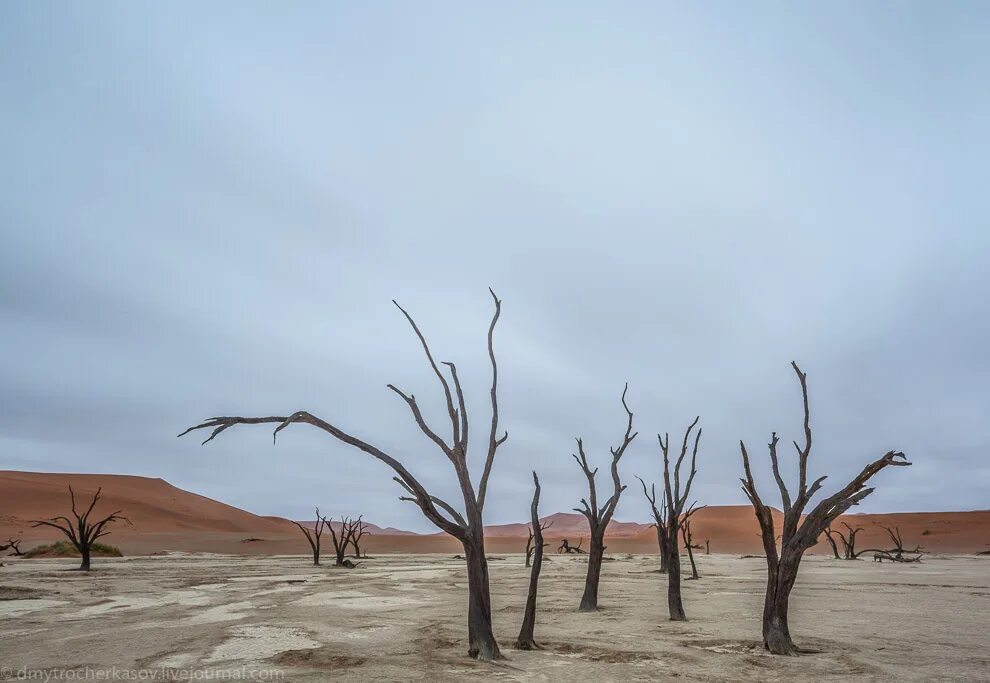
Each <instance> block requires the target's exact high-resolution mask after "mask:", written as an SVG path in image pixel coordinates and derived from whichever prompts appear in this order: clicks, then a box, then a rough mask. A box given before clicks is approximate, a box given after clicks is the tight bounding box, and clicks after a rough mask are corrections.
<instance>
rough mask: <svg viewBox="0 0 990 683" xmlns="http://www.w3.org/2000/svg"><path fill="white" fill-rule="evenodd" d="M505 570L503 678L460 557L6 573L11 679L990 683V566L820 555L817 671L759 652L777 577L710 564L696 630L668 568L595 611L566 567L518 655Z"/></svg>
mask: <svg viewBox="0 0 990 683" xmlns="http://www.w3.org/2000/svg"><path fill="white" fill-rule="evenodd" d="M498 557H499V558H501V559H497V558H496V559H493V560H492V561H491V571H492V588H493V603H494V618H495V627H496V633H497V635H498V637H499V640H500V643H501V646H502V649H503V652H504V653H505V654H506V655H507V656H508V659H507V660H506V661H504V662H502V663H500V664H494V665H493V664H483V663H477V662H473V661H471V660H469V659H468V658H467V657H466V655H465V652H466V647H467V646H466V644H465V628H466V627H465V605H466V586H465V574H464V569H463V564H462V563H461V562H460V561H458V560H455V559H453V558H452V557H451V556H449V555H388V556H383V557H381V558H377V559H370V560H368V561H365V562H363V563H362V564H361V565H360V566H359V567H358V568H357V569H354V570H346V569H333V568H330V567H322V568H314V567H313V566H312V565H311V564H309V565H308V564H307V560H306V559H305V558H304V557H303V556H281V557H232V556H223V555H185V554H173V555H168V556H161V557H144V558H124V559H99V560H97V561H96V562H97V564H96V570H95V571H94V572H92V573H90V574H83V573H79V572H74V571H67V570H68V569H69V568H70V567H72V566H73V565H74V562H73V561H72V560H8V561H7V566H6V567H4V568H3V569H0V582H2V588H0V598H3V599H2V600H0V667H2V671H0V678H8V679H11V678H13V679H16V678H17V676H18V675H19V673H20V674H21V675H23V673H24V672H25V670H40V669H44V670H49V671H51V670H65V669H86V668H88V669H90V670H91V677H95V676H96V675H97V672H99V671H101V670H102V671H106V670H107V669H109V668H110V667H117V669H118V670H134V669H155V670H157V671H156V673H157V674H158V675H162V673H163V671H164V670H165V669H169V670H174V671H173V675H174V674H175V672H179V673H180V674H181V672H183V671H185V672H187V674H186V675H189V676H192V675H199V676H202V675H203V673H202V672H203V671H209V672H213V673H216V672H217V671H218V670H224V671H229V672H235V675H238V673H237V672H239V675H240V676H242V677H246V676H248V675H250V674H252V673H253V674H256V675H258V676H259V677H260V679H267V680H271V679H273V678H277V677H279V676H281V680H287V681H308V680H312V681H318V680H326V679H328V678H329V679H334V680H353V681H364V680H396V681H398V680H402V681H407V680H433V681H447V680H474V679H482V678H485V679H488V678H498V679H501V680H505V681H517V680H518V681H530V680H535V681H575V680H627V681H640V680H669V679H673V678H676V679H677V680H685V681H778V680H779V681H785V680H787V681H790V680H822V679H826V680H842V681H846V680H850V679H855V680H862V681H934V680H938V681H947V680H957V681H980V680H990V635H988V634H990V557H975V556H957V557H931V558H928V559H926V561H925V562H924V563H922V564H917V565H892V564H889V563H884V564H876V563H873V562H870V561H857V562H846V561H836V560H829V559H825V558H823V557H810V558H806V561H805V563H804V564H803V565H802V568H801V575H800V577H799V580H798V586H797V588H796V589H795V593H794V595H793V597H792V606H791V631H792V633H793V634H794V636H795V640H796V641H797V642H798V644H799V645H802V646H805V647H812V648H817V649H820V650H821V651H822V652H821V654H811V655H804V656H800V657H772V656H769V655H767V654H765V653H764V652H763V650H762V649H761V648H760V647H759V645H758V640H759V635H760V631H759V629H760V620H759V616H760V610H761V605H762V591H763V587H764V581H765V568H764V563H763V560H762V559H760V558H750V559H742V558H740V557H738V556H730V555H711V556H701V557H700V558H699V560H700V569H701V572H702V574H703V576H702V579H701V580H700V581H687V582H685V586H684V593H685V604H686V609H687V612H688V616H689V618H690V619H691V621H689V622H686V623H673V622H670V621H668V620H667V619H666V608H665V597H664V592H663V590H664V588H663V586H665V583H662V582H663V581H665V578H664V577H661V576H660V575H659V574H658V573H656V572H655V571H654V570H655V567H656V558H655V556H642V555H641V556H626V555H616V556H615V558H614V561H611V562H607V564H606V566H605V568H604V577H603V583H602V588H601V602H602V609H601V610H600V611H599V612H598V613H593V614H583V613H580V612H578V611H577V610H576V607H577V603H578V600H579V597H580V592H581V588H582V585H583V576H584V568H585V563H584V560H583V559H582V558H578V557H572V556H567V557H564V556H558V555H551V556H550V559H551V561H550V562H548V563H547V564H546V565H545V569H544V573H543V577H542V582H541V584H540V587H541V591H540V612H539V616H538V623H537V631H536V636H537V640H538V641H539V642H540V643H542V644H543V645H544V649H543V650H541V651H538V652H520V651H515V650H513V649H512V643H513V641H514V640H515V635H516V634H517V632H518V629H519V622H520V618H521V613H522V606H523V601H524V599H525V588H526V585H527V582H528V577H529V570H528V569H526V568H525V567H524V566H523V560H522V557H521V556H520V555H504V556H501V555H500V556H498ZM5 559H7V558H5ZM194 670H195V671H194ZM188 672H191V673H188ZM197 672H198V673H197ZM117 675H120V673H119V671H118V674H117ZM78 678H79V677H78V676H77V679H78Z"/></svg>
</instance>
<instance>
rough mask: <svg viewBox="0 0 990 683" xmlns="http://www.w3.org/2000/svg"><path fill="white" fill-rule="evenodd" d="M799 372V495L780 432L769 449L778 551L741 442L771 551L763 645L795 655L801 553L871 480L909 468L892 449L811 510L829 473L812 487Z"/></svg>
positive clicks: (748, 490)
mask: <svg viewBox="0 0 990 683" xmlns="http://www.w3.org/2000/svg"><path fill="white" fill-rule="evenodd" d="M791 366H792V367H793V368H794V372H795V373H796V374H797V377H798V380H799V382H800V383H801V394H802V396H803V399H804V436H805V441H804V446H799V445H798V443H797V442H796V441H795V442H794V448H795V449H796V450H797V455H798V491H797V496H796V497H795V498H794V499H793V500H792V499H791V495H790V493H789V492H788V490H787V487H786V486H785V484H784V480H783V478H782V477H781V475H780V468H779V467H778V464H777V443H778V439H777V433H776V432H774V433H773V435H772V436H771V437H770V443H769V444H768V447H769V450H770V463H771V465H772V467H773V476H774V479H775V480H776V481H777V488H779V489H780V497H781V501H782V503H783V508H784V527H783V533H782V534H781V543H780V550H779V551H778V550H777V543H776V533H775V531H774V523H773V515H772V514H771V510H770V507H769V506H767V505H765V504H764V503H763V500H762V499H761V498H760V494H759V493H758V492H757V490H756V483H755V482H754V481H753V473H752V471H751V469H750V465H749V454H748V453H747V452H746V445H745V444H744V443H743V442H742V441H740V442H739V449H740V451H741V452H742V461H743V470H744V472H745V477H744V478H743V479H742V480H741V481H742V488H743V491H744V492H745V494H746V497H747V498H749V501H750V502H751V503H752V504H753V509H754V511H755V512H756V519H757V521H758V522H759V524H760V532H761V536H762V538H763V549H764V551H765V553H766V561H767V591H766V597H765V600H764V604H763V645H764V647H766V648H767V649H768V650H769V651H770V652H772V653H773V654H779V655H791V654H796V653H799V652H801V650H800V648H798V647H797V646H796V645H795V644H794V641H793V640H791V634H790V631H789V630H788V627H787V608H788V602H789V599H790V595H791V589H792V588H793V587H794V581H795V580H796V579H797V573H798V567H799V566H800V564H801V557H802V556H803V555H804V551H805V550H807V549H808V548H810V547H811V546H813V545H814V544H815V543H817V541H818V538H819V537H820V536H821V535H822V532H824V531H825V529H827V528H828V527H829V526H831V524H832V523H833V522H834V521H835V520H836V519H837V518H838V517H839V515H841V514H843V513H844V512H846V510H848V509H849V508H850V507H852V506H853V505H856V504H858V503H859V502H860V501H861V500H863V499H864V498H866V497H867V496H868V495H870V494H871V493H872V492H873V489H872V488H866V482H868V481H869V480H870V479H871V478H872V477H873V476H874V475H875V474H877V473H878V472H880V471H881V470H882V469H884V468H885V467H888V466H905V465H910V464H911V463H909V462H907V459H906V458H905V457H904V454H903V453H901V452H899V451H887V452H886V453H885V454H884V455H882V456H881V457H879V458H878V459H876V460H874V461H873V462H871V463H870V464H869V465H867V466H866V467H865V468H863V471H862V472H860V473H859V474H858V475H857V476H856V477H854V478H853V480H852V481H850V482H849V483H848V484H847V485H846V486H845V487H843V488H842V489H841V490H839V491H838V492H837V493H835V494H833V495H831V496H829V497H828V498H826V499H824V500H822V501H819V503H818V505H816V506H815V507H814V509H812V510H811V512H808V513H806V512H805V508H806V507H807V505H808V503H809V501H810V500H811V498H812V496H814V495H815V493H816V492H817V491H818V490H819V489H820V488H821V486H822V482H823V481H824V480H825V477H819V478H818V479H816V480H815V481H814V482H813V483H812V484H811V486H810V487H809V486H808V483H807V482H808V456H809V455H810V454H811V415H810V410H809V407H808V385H807V375H805V374H804V373H803V372H801V369H800V368H799V367H798V366H797V363H791Z"/></svg>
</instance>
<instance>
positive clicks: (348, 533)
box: [323, 517, 357, 569]
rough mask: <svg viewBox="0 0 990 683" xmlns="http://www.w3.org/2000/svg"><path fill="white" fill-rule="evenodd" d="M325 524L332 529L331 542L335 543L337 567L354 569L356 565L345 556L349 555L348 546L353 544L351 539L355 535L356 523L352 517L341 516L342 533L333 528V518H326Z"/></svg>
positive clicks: (335, 562)
mask: <svg viewBox="0 0 990 683" xmlns="http://www.w3.org/2000/svg"><path fill="white" fill-rule="evenodd" d="M323 523H324V525H325V526H326V528H327V529H328V530H329V531H330V542H331V543H332V544H333V554H334V563H333V566H335V567H347V568H348V569H353V568H354V567H355V566H357V565H355V564H354V563H353V562H351V561H350V560H345V559H344V556H345V555H347V548H348V547H349V546H350V545H351V539H352V537H353V535H354V523H353V520H351V518H350V517H341V518H340V533H339V534H338V533H337V531H336V530H335V529H334V528H333V518H330V519H329V520H327V519H326V518H324V520H323Z"/></svg>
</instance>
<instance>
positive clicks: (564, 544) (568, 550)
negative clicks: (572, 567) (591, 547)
mask: <svg viewBox="0 0 990 683" xmlns="http://www.w3.org/2000/svg"><path fill="white" fill-rule="evenodd" d="M583 542H584V539H583V538H579V539H578V542H577V545H571V544H570V543H569V542H568V540H567V539H566V538H565V539H563V540H561V542H560V547H558V548H557V554H558V555H559V554H560V553H564V554H565V555H585V554H586V553H585V551H584V550H582V549H581V544H582V543H583Z"/></svg>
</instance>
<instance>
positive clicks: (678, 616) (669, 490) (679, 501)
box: [657, 417, 701, 621]
mask: <svg viewBox="0 0 990 683" xmlns="http://www.w3.org/2000/svg"><path fill="white" fill-rule="evenodd" d="M700 419H701V418H700V417H696V418H694V422H692V423H691V424H690V425H689V426H688V428H687V430H685V432H684V440H683V441H682V442H681V452H680V455H679V456H678V457H677V462H676V463H675V464H674V467H673V472H671V466H670V434H669V433H668V434H666V441H665V440H664V437H662V436H660V435H659V434H657V440H658V441H659V442H660V453H661V454H662V456H663V484H664V495H665V496H666V500H667V509H666V513H667V517H666V519H665V520H664V524H665V526H666V538H667V548H666V550H667V610H668V612H669V613H670V619H671V621H686V620H687V615H686V614H685V613H684V603H683V601H682V600H681V557H680V553H679V552H678V549H677V535H678V533H679V532H680V530H681V524H682V523H683V522H684V521H685V520H686V517H685V505H686V504H687V499H688V496H689V495H690V494H691V484H693V483H694V476H695V475H696V474H697V473H698V467H697V463H698V444H699V443H700V442H701V428H700V427H699V428H698V431H697V432H695V435H694V448H693V449H692V451H691V470H690V472H689V473H688V476H687V479H686V480H685V481H684V487H683V490H682V488H681V466H682V465H683V464H684V459H685V458H686V457H687V453H688V444H689V442H690V439H691V432H692V431H693V430H694V428H695V427H696V426H697V424H698V420H700ZM693 509H694V505H693V504H692V505H691V506H690V507H689V508H688V512H687V515H688V516H690V515H691V514H692V512H693ZM689 552H690V551H689ZM690 557H691V558H692V559H693V557H694V556H693V554H692V555H690Z"/></svg>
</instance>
